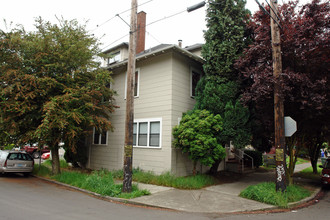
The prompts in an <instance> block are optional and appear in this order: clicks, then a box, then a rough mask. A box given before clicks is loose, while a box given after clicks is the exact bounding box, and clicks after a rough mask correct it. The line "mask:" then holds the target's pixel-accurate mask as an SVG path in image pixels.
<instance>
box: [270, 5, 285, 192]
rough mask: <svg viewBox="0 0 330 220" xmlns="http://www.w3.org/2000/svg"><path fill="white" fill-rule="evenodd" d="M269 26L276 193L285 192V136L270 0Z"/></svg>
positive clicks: (277, 33) (278, 50) (278, 43)
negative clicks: (271, 55) (272, 78)
mask: <svg viewBox="0 0 330 220" xmlns="http://www.w3.org/2000/svg"><path fill="white" fill-rule="evenodd" d="M270 15H271V18H270V25H271V35H272V36H271V37H272V53H273V76H274V79H275V84H274V124H275V148H276V191H278V190H281V191H282V192H283V191H285V190H286V177H285V166H286V165H285V136H284V104H283V94H282V83H281V78H282V77H281V74H282V55H281V35H280V29H279V22H280V21H279V19H278V17H279V15H278V6H277V0H271V9H270Z"/></svg>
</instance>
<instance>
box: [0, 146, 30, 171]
mask: <svg viewBox="0 0 330 220" xmlns="http://www.w3.org/2000/svg"><path fill="white" fill-rule="evenodd" d="M33 167H34V160H33V158H32V157H31V156H30V154H28V153H26V152H23V151H8V150H0V173H2V174H4V173H23V174H24V176H29V175H30V174H31V173H32V171H33Z"/></svg>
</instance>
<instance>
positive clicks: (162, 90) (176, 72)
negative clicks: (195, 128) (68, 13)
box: [88, 43, 207, 176]
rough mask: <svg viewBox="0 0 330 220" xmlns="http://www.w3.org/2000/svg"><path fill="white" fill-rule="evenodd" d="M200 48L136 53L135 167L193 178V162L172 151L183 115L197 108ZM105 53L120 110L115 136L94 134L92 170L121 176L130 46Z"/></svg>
mask: <svg viewBox="0 0 330 220" xmlns="http://www.w3.org/2000/svg"><path fill="white" fill-rule="evenodd" d="M138 45H139V43H138ZM201 46H202V45H201V44H196V45H194V46H191V47H186V48H182V47H180V46H178V45H171V44H161V45H158V46H156V47H153V48H151V49H148V50H144V43H142V48H139V49H137V53H138V54H137V56H136V73H135V76H134V129H133V130H134V131H133V137H134V141H133V142H134V143H133V145H134V146H133V167H135V168H137V167H138V168H140V169H142V170H146V171H153V172H155V173H157V174H160V173H163V172H167V171H170V172H171V173H173V174H175V175H178V176H185V175H188V174H190V173H191V172H192V161H190V160H189V159H188V157H187V155H185V154H183V153H182V152H181V150H179V149H175V148H174V146H173V145H172V141H173V136H172V129H173V127H174V126H176V125H178V123H179V122H180V119H181V117H182V113H183V112H186V111H187V110H191V109H192V108H193V107H194V104H195V100H194V95H195V87H196V85H197V82H198V80H199V79H200V77H201V76H202V74H203V68H202V65H203V59H202V58H201V57H200V51H201ZM138 47H139V46H138ZM106 53H108V54H111V55H112V56H111V58H109V59H107V60H106V65H107V68H108V69H109V70H110V71H112V73H113V75H112V77H113V81H114V82H113V83H112V85H111V86H112V89H114V90H115V91H116V92H117V94H118V96H116V97H115V99H116V103H115V104H116V105H117V106H119V108H118V109H116V111H115V113H114V114H113V115H112V118H111V122H112V124H113V126H114V131H113V132H110V131H108V132H106V133H103V134H99V133H95V132H94V135H93V140H92V144H91V145H90V146H89V161H88V166H89V168H91V169H102V168H104V169H109V170H116V169H122V168H123V159H124V134H125V111H126V86H127V85H126V72H127V57H128V44H127V43H122V44H120V45H118V46H116V47H113V48H111V49H109V50H108V51H106ZM199 168H200V169H201V170H200V171H201V172H205V171H207V168H205V167H203V168H202V167H201V166H200V167H199Z"/></svg>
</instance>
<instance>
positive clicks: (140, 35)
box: [136, 11, 146, 54]
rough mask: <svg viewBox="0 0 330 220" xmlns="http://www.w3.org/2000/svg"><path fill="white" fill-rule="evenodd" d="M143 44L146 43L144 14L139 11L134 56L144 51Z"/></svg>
mask: <svg viewBox="0 0 330 220" xmlns="http://www.w3.org/2000/svg"><path fill="white" fill-rule="evenodd" d="M145 42H146V13H145V12H144V11H141V12H139V13H138V14H137V39H136V54H138V53H141V52H142V51H144V49H145Z"/></svg>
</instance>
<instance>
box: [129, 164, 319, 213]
mask: <svg viewBox="0 0 330 220" xmlns="http://www.w3.org/2000/svg"><path fill="white" fill-rule="evenodd" d="M309 166H310V164H309V163H307V164H300V165H296V169H295V172H299V171H301V170H303V169H305V168H307V167H309ZM274 179H275V172H263V173H259V172H255V173H250V174H244V175H242V178H241V179H240V180H239V181H237V182H233V183H226V184H221V185H215V186H210V187H206V188H204V189H200V190H179V189H175V188H170V187H163V186H154V185H148V184H142V183H138V186H139V188H140V189H148V190H149V191H150V192H151V195H149V196H143V197H139V198H134V199H130V200H128V202H131V203H135V204H140V205H147V206H152V207H160V208H166V209H173V210H179V211H186V212H201V213H232V212H244V211H255V210H265V209H274V208H276V207H275V206H272V205H268V204H264V203H260V202H256V201H253V200H248V199H244V198H241V197H239V193H240V192H241V191H242V190H243V189H245V188H246V187H247V186H249V185H253V184H257V183H260V182H265V181H275V180H274ZM319 190H320V188H315V192H319ZM314 196H315V194H314Z"/></svg>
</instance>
